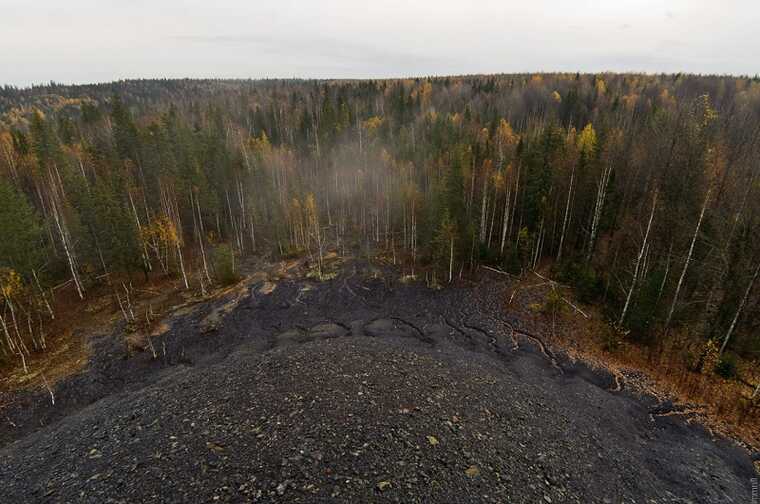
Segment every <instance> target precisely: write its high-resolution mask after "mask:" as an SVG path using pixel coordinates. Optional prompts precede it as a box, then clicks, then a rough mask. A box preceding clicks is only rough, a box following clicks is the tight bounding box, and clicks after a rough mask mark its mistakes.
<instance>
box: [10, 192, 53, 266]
mask: <svg viewBox="0 0 760 504" xmlns="http://www.w3.org/2000/svg"><path fill="white" fill-rule="evenodd" d="M0 237H1V239H0V267H2V266H4V267H8V268H13V269H15V270H16V271H18V272H20V273H21V274H23V275H25V276H31V273H32V269H36V268H39V267H40V265H41V262H42V260H43V259H44V255H45V248H44V245H43V242H42V227H41V225H40V220H39V218H38V216H37V214H36V213H35V212H34V210H33V209H32V207H31V205H29V202H28V201H27V199H26V197H25V196H24V195H23V194H21V193H19V192H18V191H16V189H14V187H13V186H12V185H11V184H10V183H9V182H8V181H7V180H5V179H3V178H0Z"/></svg>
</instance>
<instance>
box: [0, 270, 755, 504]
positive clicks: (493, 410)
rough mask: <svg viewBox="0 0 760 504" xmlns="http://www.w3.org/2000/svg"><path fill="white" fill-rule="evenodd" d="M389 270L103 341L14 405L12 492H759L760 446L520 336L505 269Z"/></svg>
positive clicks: (522, 495) (1, 457) (1, 464)
mask: <svg viewBox="0 0 760 504" xmlns="http://www.w3.org/2000/svg"><path fill="white" fill-rule="evenodd" d="M376 273H377V272H376V271H372V268H370V267H369V266H367V265H366V264H360V263H352V264H351V265H350V266H349V267H345V268H343V270H342V271H341V272H340V274H339V276H338V277H337V278H336V279H334V280H331V281H329V282H311V281H308V280H303V279H289V280H288V279H285V280H282V281H280V282H279V283H278V284H277V286H276V288H275V289H274V290H273V291H271V286H270V285H265V284H263V283H261V282H259V283H254V284H253V285H251V286H250V289H249V290H246V291H245V293H244V295H242V296H237V297H235V298H234V299H233V302H230V300H229V299H225V300H220V301H217V302H215V303H211V304H208V305H203V306H199V307H198V308H197V309H196V310H192V311H190V312H183V313H180V314H177V315H176V316H175V317H174V319H173V320H172V323H171V328H170V330H169V331H167V332H166V333H165V334H164V335H162V336H160V337H158V338H156V341H155V344H156V346H157V347H158V348H161V349H162V357H161V358H160V359H159V360H157V361H154V360H152V359H150V357H149V356H148V355H142V356H138V357H136V358H131V359H127V360H124V359H122V358H121V357H120V356H119V355H118V352H116V351H115V350H114V349H115V348H117V347H116V346H115V345H117V344H116V343H114V339H115V338H116V336H112V337H109V338H103V339H102V340H101V341H99V342H98V343H97V344H98V345H99V349H98V352H96V354H95V355H96V358H95V359H94V360H93V362H92V363H91V367H90V369H89V370H88V371H87V372H85V373H84V374H82V375H80V376H77V377H72V378H71V379H69V380H68V381H66V382H64V383H62V384H59V386H58V389H57V392H58V396H59V398H60V399H59V400H58V401H57V404H56V406H55V407H53V406H50V405H49V402H48V403H45V402H44V401H45V398H44V396H43V395H39V396H29V397H26V398H21V399H19V400H18V401H17V402H16V404H15V405H14V406H12V407H10V408H7V409H6V411H4V412H3V413H4V415H2V416H4V417H5V418H6V420H7V421H8V422H9V423H6V424H4V425H3V426H2V427H0V432H1V433H2V434H3V436H4V437H3V438H2V439H4V440H5V441H6V445H5V446H4V447H3V448H2V449H0V480H1V481H2V483H3V484H2V485H0V502H97V503H101V502H159V501H160V502H212V501H223V502H386V501H388V502H516V503H517V502H525V503H536V502H544V503H561V502H581V503H595V502H599V503H623V502H626V503H632V502H641V503H654V502H663V503H664V502H679V503H686V502H695V503H703V502H704V503H732V502H737V503H738V502H741V503H744V502H749V500H750V486H751V483H750V479H751V478H753V477H755V473H754V469H753V467H752V464H751V462H750V460H749V457H748V455H747V453H746V452H744V451H743V450H741V449H739V448H738V447H736V446H735V445H733V444H732V443H731V442H729V441H727V440H722V439H713V438H712V437H711V436H710V434H709V433H708V432H706V431H705V430H704V429H702V428H700V427H698V426H695V425H689V424H687V423H685V422H684V421H683V419H682V418H681V416H680V415H677V414H676V415H674V414H672V413H673V411H672V406H671V405H661V404H657V403H656V401H655V400H654V399H652V398H647V397H640V396H639V395H637V394H635V393H634V392H633V391H630V390H627V389H626V388H625V387H624V388H622V389H620V387H619V386H617V385H616V384H615V382H614V380H612V379H611V378H610V376H607V375H605V374H603V373H598V372H595V371H592V370H590V369H587V368H585V367H584V366H582V365H580V364H577V363H575V364H573V363H570V362H568V361H567V360H566V359H563V358H562V356H561V355H555V354H554V353H552V351H551V349H549V348H546V347H545V346H544V345H543V343H542V342H541V338H540V337H539V336H538V335H530V334H525V333H521V332H520V324H519V323H518V321H516V320H513V319H511V318H510V316H509V314H508V313H504V312H503V310H502V309H501V305H502V303H501V300H502V299H503V294H504V289H505V288H506V283H505V282H506V281H505V279H503V278H490V277H484V278H483V279H482V280H481V282H480V283H479V284H477V285H474V286H468V287H457V288H451V289H444V290H442V291H431V290H429V289H427V288H425V287H424V286H422V285H419V284H414V283H413V284H401V283H392V282H390V281H389V280H387V279H388V278H390V276H389V275H387V274H386V275H383V276H382V278H385V279H386V280H381V279H379V278H377V277H378V275H377V274H376ZM220 310H221V312H223V314H224V315H225V316H224V317H219V316H218V315H219V313H220ZM209 320H214V321H215V323H214V326H213V327H211V326H209ZM109 349H110V351H109ZM77 391H78V392H79V393H76V392H77ZM40 420H42V422H43V423H44V424H45V425H44V426H40V425H39V423H40ZM10 422H12V424H11V423H10ZM12 425H13V426H12Z"/></svg>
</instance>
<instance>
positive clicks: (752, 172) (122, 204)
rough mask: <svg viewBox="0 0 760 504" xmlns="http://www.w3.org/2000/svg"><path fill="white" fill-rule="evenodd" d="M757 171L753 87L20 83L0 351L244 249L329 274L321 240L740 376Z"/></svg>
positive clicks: (605, 81) (582, 79)
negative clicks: (97, 295)
mask: <svg viewBox="0 0 760 504" xmlns="http://www.w3.org/2000/svg"><path fill="white" fill-rule="evenodd" d="M758 175H760V80H758V79H751V78H734V77H719V76H692V75H636V74H599V75H584V74H540V75H529V74H528V75H497V76H465V77H442V78H419V79H406V80H382V81H301V80H261V81H228V80H218V81H216V80H208V81H197V80H140V81H124V82H117V83H111V84H102V85H88V86H66V85H57V84H54V83H51V84H50V85H46V86H40V87H33V88H28V89H17V88H12V87H5V88H3V89H0V291H1V292H2V301H0V304H2V309H0V326H1V327H2V329H0V330H1V331H2V334H0V358H2V359H4V360H5V361H6V362H13V363H14V365H18V366H21V365H25V364H24V362H25V357H26V356H28V355H29V353H30V352H34V351H38V350H40V349H42V348H44V347H45V332H46V329H45V327H46V324H47V321H49V320H50V319H51V318H52V317H55V310H56V306H55V297H56V295H59V293H61V292H68V293H69V294H70V295H71V296H73V297H78V298H82V299H86V298H87V296H88V291H90V290H91V289H92V288H93V287H94V286H97V285H100V284H103V283H104V282H108V281H110V279H111V278H113V277H114V276H116V275H118V276H119V278H124V279H126V278H128V279H130V280H131V281H134V282H139V281H140V280H141V279H143V278H145V277H148V276H151V275H154V276H155V275H168V276H171V277H174V278H177V279H181V281H182V284H183V285H184V288H187V289H195V290H199V291H202V292H205V291H206V289H208V288H209V287H210V286H211V285H213V284H215V283H224V282H226V281H230V279H231V278H233V277H234V272H235V267H236V264H237V263H238V262H239V261H241V260H242V259H243V258H244V257H246V256H249V255H252V254H267V255H271V256H274V257H284V256H289V255H294V254H307V255H308V256H309V257H311V263H312V264H313V265H314V268H315V270H316V274H317V275H321V274H322V270H321V265H322V257H323V255H324V254H325V252H326V251H327V250H328V249H329V250H333V251H337V252H338V253H339V254H345V253H367V254H374V253H378V251H381V252H382V253H383V254H385V255H386V256H388V257H393V260H394V261H395V262H397V263H398V264H401V265H402V266H401V267H402V268H404V269H405V270H406V271H408V272H409V273H410V274H414V273H415V272H423V271H424V272H425V274H427V275H428V278H430V279H432V280H431V282H433V283H437V284H440V285H443V284H446V283H448V282H452V281H456V280H457V279H459V278H464V277H467V276H468V275H470V274H472V272H473V271H474V270H475V268H476V267H477V266H478V265H488V266H490V267H493V268H498V269H501V270H503V271H506V272H508V273H510V274H513V275H520V274H524V273H526V272H529V271H531V270H534V269H537V268H542V269H545V270H546V271H549V272H550V273H551V275H552V276H553V278H555V279H557V280H558V281H561V282H563V283H566V284H569V285H572V286H573V287H574V288H575V292H576V294H577V296H578V298H579V299H580V300H581V301H583V302H585V303H590V304H595V305H597V306H599V307H600V309H602V310H603V312H604V313H605V314H606V317H607V319H608V321H609V325H610V327H611V328H614V330H615V331H618V332H619V333H620V334H621V335H623V336H624V337H626V338H631V339H632V340H636V341H639V342H641V343H642V344H645V345H650V346H654V347H656V346H657V345H658V344H659V343H661V342H662V341H663V340H665V339H667V338H674V337H683V336H684V335H685V336H686V337H688V338H691V339H693V340H698V341H700V342H703V343H704V345H703V347H704V349H705V350H704V352H703V354H702V355H701V356H700V359H699V362H703V361H706V360H707V358H708V357H709V358H713V359H716V360H717V362H718V367H719V368H720V369H722V370H723V371H722V372H724V373H730V371H731V367H732V366H733V363H732V359H733V355H736V354H738V355H742V356H744V357H747V358H753V357H756V356H757V352H758V351H760V344H759V343H760V341H759V340H758V338H757V336H756V332H757V330H758V326H759V325H760V286H759V284H760V282H757V278H758V275H759V274H760V240H758V239H757V237H758V231H760V180H758ZM418 274H419V273H418ZM120 289H121V287H118V288H117V287H115V288H114V290H115V292H119V290H120ZM122 294H124V295H126V293H122ZM676 335H677V336H676ZM698 365H701V364H698Z"/></svg>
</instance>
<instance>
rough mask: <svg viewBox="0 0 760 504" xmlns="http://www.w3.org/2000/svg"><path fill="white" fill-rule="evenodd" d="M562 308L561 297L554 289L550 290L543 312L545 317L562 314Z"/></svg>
mask: <svg viewBox="0 0 760 504" xmlns="http://www.w3.org/2000/svg"><path fill="white" fill-rule="evenodd" d="M564 306H565V305H564V303H563V301H562V296H560V294H559V292H557V290H556V289H552V290H550V291H549V293H548V294H547V295H546V299H545V300H544V306H543V311H544V313H545V314H547V315H556V314H560V313H562V308H563V307H564Z"/></svg>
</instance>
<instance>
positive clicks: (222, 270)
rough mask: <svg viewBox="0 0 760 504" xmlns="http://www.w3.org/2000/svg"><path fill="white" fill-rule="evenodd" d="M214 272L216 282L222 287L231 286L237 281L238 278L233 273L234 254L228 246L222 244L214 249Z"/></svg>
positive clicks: (234, 272) (235, 273)
mask: <svg viewBox="0 0 760 504" xmlns="http://www.w3.org/2000/svg"><path fill="white" fill-rule="evenodd" d="M212 257H213V264H214V272H215V274H216V279H217V281H218V282H219V283H220V284H222V285H231V284H234V283H235V282H237V281H238V279H239V278H240V276H239V275H238V274H237V272H236V271H235V252H234V251H233V250H232V247H230V246H229V245H227V244H226V243H225V244H222V245H219V246H218V247H216V248H215V249H214V253H213V256H212Z"/></svg>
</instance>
